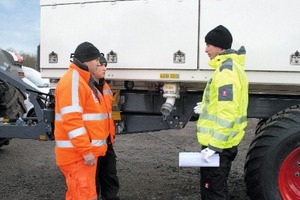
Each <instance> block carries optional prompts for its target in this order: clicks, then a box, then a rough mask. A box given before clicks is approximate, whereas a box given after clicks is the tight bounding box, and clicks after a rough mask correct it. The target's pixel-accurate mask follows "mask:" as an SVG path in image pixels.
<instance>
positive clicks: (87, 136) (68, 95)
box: [54, 63, 108, 165]
mask: <svg viewBox="0 0 300 200" xmlns="http://www.w3.org/2000/svg"><path fill="white" fill-rule="evenodd" d="M91 80H92V79H91V75H90V73H89V72H88V71H86V70H83V69H81V68H80V67H78V66H77V65H75V64H74V63H71V65H70V67H69V69H68V71H67V72H66V74H65V75H64V76H63V77H62V78H61V79H60V81H59V83H58V84H57V87H56V89H55V130H54V135H55V142H56V147H55V153H56V162H57V165H68V164H72V163H75V162H77V161H80V160H83V156H84V155H87V154H89V153H91V152H92V153H93V154H94V156H95V157H98V156H104V155H105V153H106V150H107V144H106V139H107V137H108V132H107V131H106V130H107V123H106V122H107V118H108V114H107V113H106V112H105V111H106V108H105V104H104V103H103V104H101V102H100V101H99V99H98V97H97V96H96V95H97V93H95V92H93V90H92V87H93V86H91V87H90V85H91V84H90V85H89V83H90V81H91Z"/></svg>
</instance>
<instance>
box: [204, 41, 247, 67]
mask: <svg viewBox="0 0 300 200" xmlns="http://www.w3.org/2000/svg"><path fill="white" fill-rule="evenodd" d="M245 57H246V49H245V47H244V46H241V47H240V49H239V50H237V51H236V50H233V49H227V50H225V51H223V52H222V53H221V54H219V55H217V56H216V57H215V58H214V59H212V60H210V61H209V62H208V65H209V66H211V67H212V68H214V69H216V68H218V67H220V66H221V65H222V63H223V62H224V61H225V60H227V59H228V58H231V59H232V60H234V61H235V62H236V63H237V64H238V65H240V66H242V67H244V65H245Z"/></svg>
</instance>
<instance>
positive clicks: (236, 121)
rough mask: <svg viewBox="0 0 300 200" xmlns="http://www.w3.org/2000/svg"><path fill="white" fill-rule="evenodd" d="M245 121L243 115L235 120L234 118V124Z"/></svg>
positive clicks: (245, 118)
mask: <svg viewBox="0 0 300 200" xmlns="http://www.w3.org/2000/svg"><path fill="white" fill-rule="evenodd" d="M246 121H247V117H246V116H243V117H238V118H237V119H236V120H235V123H236V124H241V123H244V122H246Z"/></svg>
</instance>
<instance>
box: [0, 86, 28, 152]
mask: <svg viewBox="0 0 300 200" xmlns="http://www.w3.org/2000/svg"><path fill="white" fill-rule="evenodd" d="M25 99H26V95H25V94H24V93H23V92H22V91H20V90H19V89H17V88H15V87H13V86H11V85H9V84H8V83H6V82H3V81H2V80H0V117H3V118H13V117H19V116H22V115H23V114H24V113H25V112H26V107H25V105H24V100H25ZM9 141H10V138H0V147H1V146H3V145H8V144H9Z"/></svg>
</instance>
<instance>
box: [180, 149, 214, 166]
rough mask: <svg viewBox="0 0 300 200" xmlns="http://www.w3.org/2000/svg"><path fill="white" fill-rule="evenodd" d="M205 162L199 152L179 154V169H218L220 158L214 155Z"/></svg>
mask: <svg viewBox="0 0 300 200" xmlns="http://www.w3.org/2000/svg"><path fill="white" fill-rule="evenodd" d="M209 160H210V162H209V163H208V162H206V161H205V160H204V158H203V156H202V155H201V153H200V152H180V153H179V167H219V165H220V156H219V154H214V155H213V156H211V157H210V158H209Z"/></svg>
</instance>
